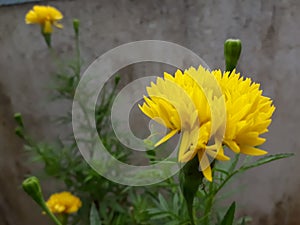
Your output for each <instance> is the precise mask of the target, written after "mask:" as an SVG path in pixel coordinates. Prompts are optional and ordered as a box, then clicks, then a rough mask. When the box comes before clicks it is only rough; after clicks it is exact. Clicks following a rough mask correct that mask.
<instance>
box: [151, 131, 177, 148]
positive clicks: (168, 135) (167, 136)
mask: <svg viewBox="0 0 300 225" xmlns="http://www.w3.org/2000/svg"><path fill="white" fill-rule="evenodd" d="M177 133H178V130H172V131H171V132H169V133H168V134H167V135H166V136H164V137H163V138H162V139H160V140H159V141H158V142H157V143H156V144H155V145H154V147H157V146H159V145H161V144H162V143H164V142H166V141H168V140H169V139H170V138H172V137H173V136H174V135H175V134H177Z"/></svg>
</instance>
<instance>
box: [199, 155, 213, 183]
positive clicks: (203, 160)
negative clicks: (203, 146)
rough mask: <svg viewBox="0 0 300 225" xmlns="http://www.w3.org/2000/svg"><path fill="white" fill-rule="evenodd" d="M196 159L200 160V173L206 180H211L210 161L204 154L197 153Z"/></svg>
mask: <svg viewBox="0 0 300 225" xmlns="http://www.w3.org/2000/svg"><path fill="white" fill-rule="evenodd" d="M198 159H199V162H200V168H199V169H200V170H202V173H203V175H204V177H205V178H206V179H207V180H208V181H212V172H211V168H210V163H209V160H208V158H207V156H206V154H205V153H204V154H198Z"/></svg>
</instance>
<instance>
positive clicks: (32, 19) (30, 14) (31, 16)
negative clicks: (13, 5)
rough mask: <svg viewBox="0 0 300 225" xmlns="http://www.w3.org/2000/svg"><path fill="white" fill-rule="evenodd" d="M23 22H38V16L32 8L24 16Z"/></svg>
mask: <svg viewBox="0 0 300 225" xmlns="http://www.w3.org/2000/svg"><path fill="white" fill-rule="evenodd" d="M25 22H26V23H27V24H31V23H39V20H38V17H37V15H36V13H35V12H34V11H33V10H30V11H29V12H28V13H27V14H26V16H25Z"/></svg>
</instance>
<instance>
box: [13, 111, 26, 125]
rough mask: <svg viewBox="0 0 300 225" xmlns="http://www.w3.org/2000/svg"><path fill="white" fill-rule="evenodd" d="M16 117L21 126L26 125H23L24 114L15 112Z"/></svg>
mask: <svg viewBox="0 0 300 225" xmlns="http://www.w3.org/2000/svg"><path fill="white" fill-rule="evenodd" d="M14 118H15V121H16V122H17V123H18V125H19V126H20V127H24V126H23V119H22V114H21V113H15V115H14Z"/></svg>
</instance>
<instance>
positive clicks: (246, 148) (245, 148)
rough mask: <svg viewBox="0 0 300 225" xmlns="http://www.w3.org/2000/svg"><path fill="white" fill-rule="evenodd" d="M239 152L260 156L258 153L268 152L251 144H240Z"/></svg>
mask: <svg viewBox="0 0 300 225" xmlns="http://www.w3.org/2000/svg"><path fill="white" fill-rule="evenodd" d="M241 152H242V153H244V154H246V155H253V156H260V155H265V154H267V153H268V152H267V151H265V150H262V149H258V148H255V147H252V146H245V145H244V146H241Z"/></svg>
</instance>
